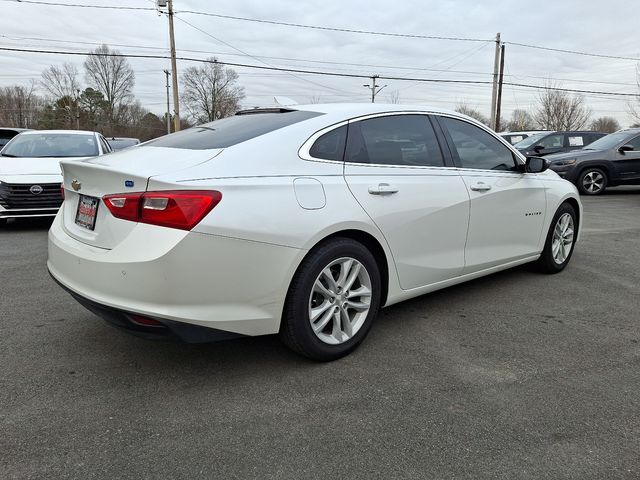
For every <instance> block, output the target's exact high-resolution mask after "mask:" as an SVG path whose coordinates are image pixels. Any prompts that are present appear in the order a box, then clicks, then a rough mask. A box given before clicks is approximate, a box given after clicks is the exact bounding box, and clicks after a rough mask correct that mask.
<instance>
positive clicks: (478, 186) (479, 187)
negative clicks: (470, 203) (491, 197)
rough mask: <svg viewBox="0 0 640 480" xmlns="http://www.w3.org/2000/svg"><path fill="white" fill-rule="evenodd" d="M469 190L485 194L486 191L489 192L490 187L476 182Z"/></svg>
mask: <svg viewBox="0 0 640 480" xmlns="http://www.w3.org/2000/svg"><path fill="white" fill-rule="evenodd" d="M469 188H470V189H471V190H473V191H475V192H486V191H488V190H491V185H487V184H486V183H483V182H478V183H474V184H473V185H471V186H470V187H469Z"/></svg>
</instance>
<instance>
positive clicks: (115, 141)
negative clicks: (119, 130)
mask: <svg viewBox="0 0 640 480" xmlns="http://www.w3.org/2000/svg"><path fill="white" fill-rule="evenodd" d="M107 141H108V142H109V145H111V148H112V149H113V150H114V151H116V150H123V149H125V148H129V147H133V146H134V145H138V144H139V143H140V140H139V139H137V138H129V137H111V138H110V139H108V140H107Z"/></svg>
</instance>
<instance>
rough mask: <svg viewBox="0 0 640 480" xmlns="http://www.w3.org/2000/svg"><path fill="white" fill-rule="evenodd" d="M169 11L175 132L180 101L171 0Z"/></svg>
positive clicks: (168, 4)
mask: <svg viewBox="0 0 640 480" xmlns="http://www.w3.org/2000/svg"><path fill="white" fill-rule="evenodd" d="M167 6H168V12H169V42H170V44H171V79H172V80H173V112H174V114H175V117H174V128H173V130H174V131H175V132H177V131H179V130H180V103H179V97H178V66H177V64H176V39H175V36H174V33H173V0H168V2H167Z"/></svg>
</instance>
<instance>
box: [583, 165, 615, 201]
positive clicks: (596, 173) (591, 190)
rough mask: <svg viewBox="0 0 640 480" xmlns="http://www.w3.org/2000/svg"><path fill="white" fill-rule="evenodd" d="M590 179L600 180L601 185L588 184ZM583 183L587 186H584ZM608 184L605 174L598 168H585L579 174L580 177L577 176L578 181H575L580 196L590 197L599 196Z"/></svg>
mask: <svg viewBox="0 0 640 480" xmlns="http://www.w3.org/2000/svg"><path fill="white" fill-rule="evenodd" d="M590 178H591V179H593V178H597V179H601V184H600V183H592V182H590V181H589V179H590ZM585 183H586V184H587V185H585ZM608 184H609V179H608V178H607V174H606V172H605V171H604V170H602V169H600V168H595V167H587V168H585V169H584V170H583V171H582V172H580V175H578V180H577V181H576V186H577V187H578V191H579V192H580V193H581V194H582V195H592V196H593V195H600V194H601V193H602V192H604V191H605V189H606V188H607V185H608ZM589 185H591V186H589ZM596 187H597V188H596Z"/></svg>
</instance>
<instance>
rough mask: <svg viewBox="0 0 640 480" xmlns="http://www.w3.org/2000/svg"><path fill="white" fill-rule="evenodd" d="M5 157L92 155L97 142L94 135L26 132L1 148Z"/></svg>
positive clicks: (96, 153)
mask: <svg viewBox="0 0 640 480" xmlns="http://www.w3.org/2000/svg"><path fill="white" fill-rule="evenodd" d="M2 155H3V156H5V157H57V158H59V157H94V156H96V155H98V144H97V142H96V138H95V136H94V135H90V134H89V135H83V134H67V133H27V134H24V135H18V136H16V137H15V138H13V139H12V140H11V141H10V142H9V143H8V144H7V146H6V147H4V148H3V149H2Z"/></svg>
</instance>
